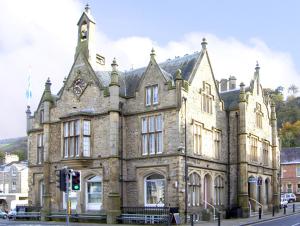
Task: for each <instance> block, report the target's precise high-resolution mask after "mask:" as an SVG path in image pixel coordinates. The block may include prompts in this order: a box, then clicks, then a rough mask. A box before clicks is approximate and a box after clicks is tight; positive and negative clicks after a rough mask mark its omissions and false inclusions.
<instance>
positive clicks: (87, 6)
mask: <svg viewBox="0 0 300 226" xmlns="http://www.w3.org/2000/svg"><path fill="white" fill-rule="evenodd" d="M84 9H85V12H86V13H90V5H89V3H86V5H85V8H84Z"/></svg>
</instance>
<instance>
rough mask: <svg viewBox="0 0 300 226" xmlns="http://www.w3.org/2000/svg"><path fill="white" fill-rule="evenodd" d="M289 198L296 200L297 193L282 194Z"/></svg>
mask: <svg viewBox="0 0 300 226" xmlns="http://www.w3.org/2000/svg"><path fill="white" fill-rule="evenodd" d="M281 197H284V198H286V199H287V200H288V202H296V195H295V194H294V193H284V194H282V195H281Z"/></svg>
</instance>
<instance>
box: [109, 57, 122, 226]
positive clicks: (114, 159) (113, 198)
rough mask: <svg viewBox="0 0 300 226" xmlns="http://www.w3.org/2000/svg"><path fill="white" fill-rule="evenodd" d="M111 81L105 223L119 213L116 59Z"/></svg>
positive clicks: (111, 222)
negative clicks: (107, 188) (107, 190)
mask: <svg viewBox="0 0 300 226" xmlns="http://www.w3.org/2000/svg"><path fill="white" fill-rule="evenodd" d="M111 66H112V73H111V83H110V85H109V94H110V96H109V116H108V117H109V130H108V131H109V150H110V157H109V158H108V162H109V164H108V175H109V182H108V184H109V190H110V192H109V194H108V198H107V223H108V224H113V223H116V217H117V216H119V215H120V214H121V206H120V205H121V196H120V178H119V176H120V159H119V157H120V151H123V150H120V145H119V144H120V142H119V141H120V108H119V103H120V97H119V94H120V87H119V75H118V72H117V66H118V64H117V62H116V59H114V60H113V62H112V64H111Z"/></svg>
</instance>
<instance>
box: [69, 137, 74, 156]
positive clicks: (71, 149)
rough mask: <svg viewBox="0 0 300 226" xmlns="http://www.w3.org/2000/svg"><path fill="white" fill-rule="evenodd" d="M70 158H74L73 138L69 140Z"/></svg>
mask: <svg viewBox="0 0 300 226" xmlns="http://www.w3.org/2000/svg"><path fill="white" fill-rule="evenodd" d="M70 156H74V138H73V137H72V138H70Z"/></svg>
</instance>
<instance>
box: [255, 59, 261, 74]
mask: <svg viewBox="0 0 300 226" xmlns="http://www.w3.org/2000/svg"><path fill="white" fill-rule="evenodd" d="M259 69H260V66H259V64H258V61H256V67H255V71H256V72H257V73H258V72H259Z"/></svg>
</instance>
